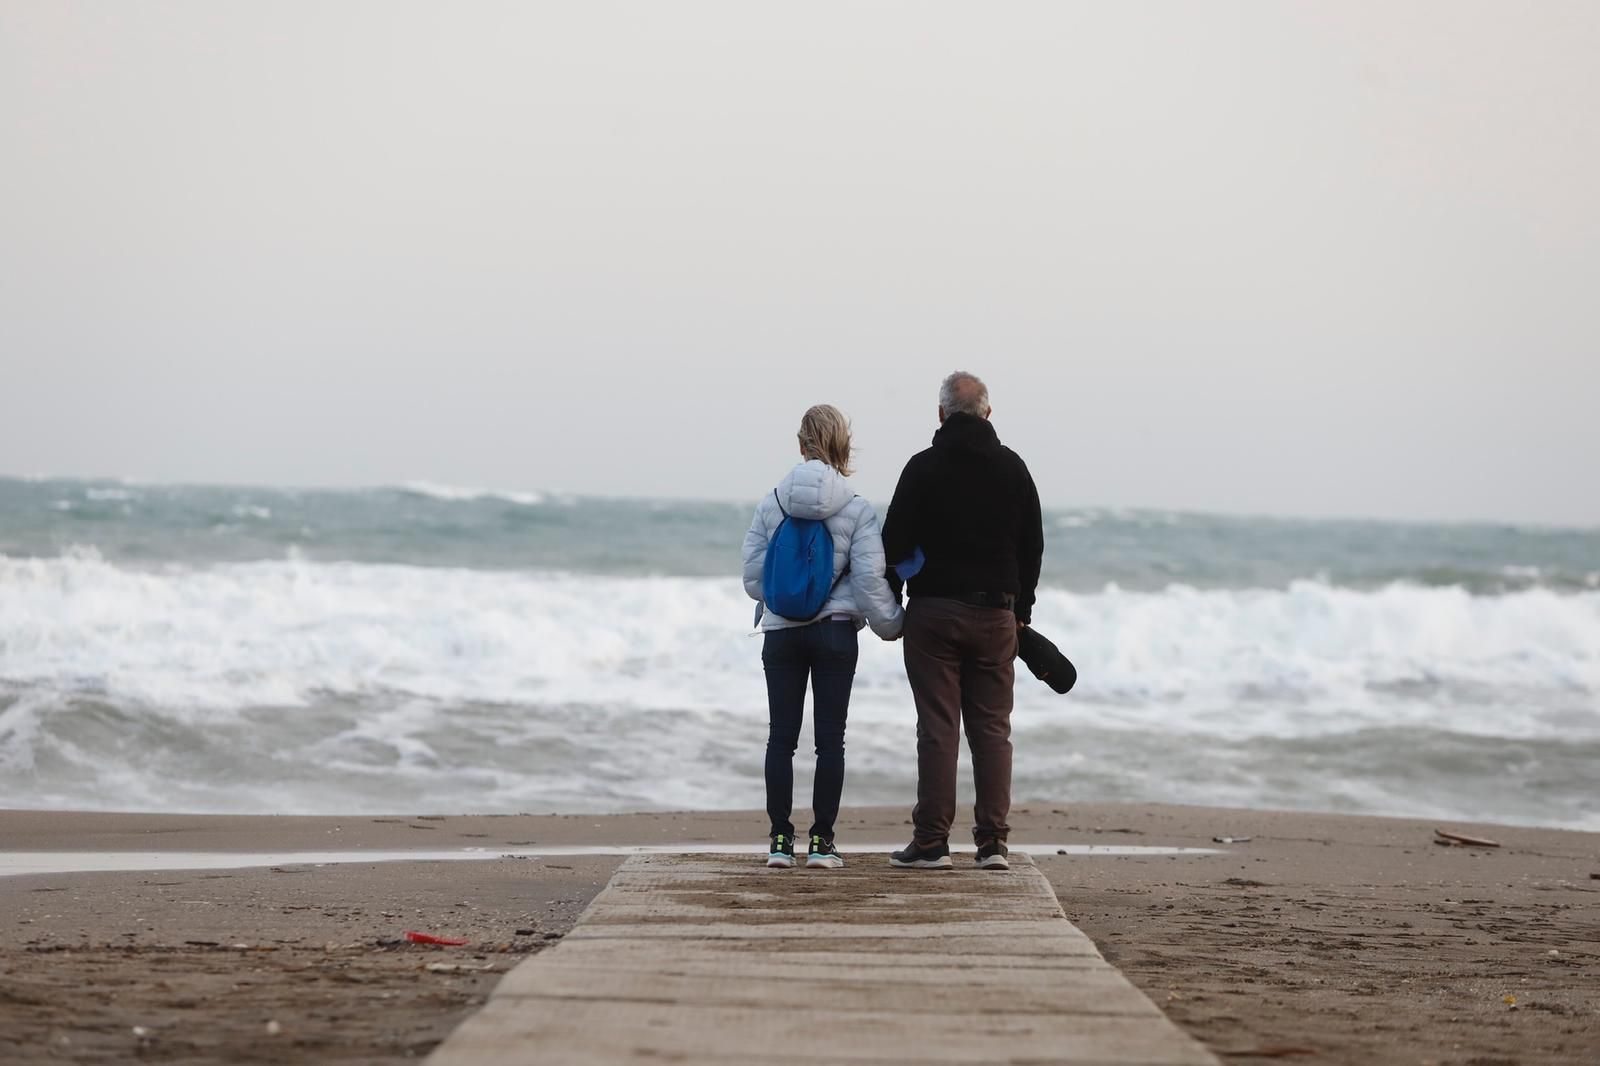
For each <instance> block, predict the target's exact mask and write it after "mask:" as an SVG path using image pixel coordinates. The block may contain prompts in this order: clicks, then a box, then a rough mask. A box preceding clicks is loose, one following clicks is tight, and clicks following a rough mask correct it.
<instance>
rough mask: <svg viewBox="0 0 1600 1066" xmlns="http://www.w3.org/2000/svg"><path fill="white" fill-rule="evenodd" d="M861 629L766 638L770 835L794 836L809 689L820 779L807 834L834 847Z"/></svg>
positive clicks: (783, 632)
mask: <svg viewBox="0 0 1600 1066" xmlns="http://www.w3.org/2000/svg"><path fill="white" fill-rule="evenodd" d="M857 654H858V648H857V646H856V624H855V623H854V622H835V621H822V622H813V623H811V624H810V625H808V626H796V627H795V628H793V629H774V630H771V631H769V632H768V633H767V635H766V641H765V643H764V644H763V645H762V648H761V665H762V666H763V667H764V668H765V670H766V674H767V716H768V723H769V726H768V730H767V767H766V771H767V818H768V820H769V821H770V822H771V823H772V828H771V830H770V832H771V833H772V834H774V835H775V834H778V833H783V834H784V835H785V836H791V837H792V836H793V835H794V823H793V822H791V821H790V820H789V815H790V812H791V811H792V810H793V807H794V751H795V748H796V747H798V746H799V744H800V723H801V721H802V720H803V719H804V717H805V705H806V682H807V680H809V681H810V682H811V702H812V716H813V721H812V729H813V731H814V732H815V734H816V741H817V775H816V778H815V779H814V780H813V781H812V784H811V810H812V815H813V817H814V818H815V821H813V822H812V823H811V830H810V832H811V833H813V834H815V835H818V836H820V837H822V838H823V839H824V840H832V839H833V823H834V820H835V819H837V818H838V817H839V796H840V794H841V793H842V792H843V791H844V722H845V717H846V715H847V714H848V713H849V710H850V685H851V682H853V681H854V680H855V676H856V656H857Z"/></svg>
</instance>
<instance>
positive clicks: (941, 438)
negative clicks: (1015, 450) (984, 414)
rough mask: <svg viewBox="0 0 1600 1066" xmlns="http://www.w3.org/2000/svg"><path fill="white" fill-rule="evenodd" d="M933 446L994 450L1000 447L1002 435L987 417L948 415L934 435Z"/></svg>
mask: <svg viewBox="0 0 1600 1066" xmlns="http://www.w3.org/2000/svg"><path fill="white" fill-rule="evenodd" d="M933 446H934V447H935V448H939V449H941V450H942V449H946V448H949V449H953V450H955V451H964V452H993V451H998V450H999V449H1000V435H999V434H998V433H996V432H995V431H994V425H993V424H992V423H991V422H990V421H989V420H988V419H987V418H979V417H978V416H977V415H967V414H953V415H947V416H946V417H945V420H944V425H942V426H940V427H939V431H938V432H937V433H935V434H934V435H933Z"/></svg>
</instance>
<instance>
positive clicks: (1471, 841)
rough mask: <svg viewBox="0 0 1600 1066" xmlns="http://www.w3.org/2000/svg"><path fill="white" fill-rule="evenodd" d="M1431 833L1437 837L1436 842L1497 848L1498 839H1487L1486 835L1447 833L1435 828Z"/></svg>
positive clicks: (1498, 844) (1470, 846)
mask: <svg viewBox="0 0 1600 1066" xmlns="http://www.w3.org/2000/svg"><path fill="white" fill-rule="evenodd" d="M1433 835H1434V836H1436V837H1438V838H1439V839H1438V840H1436V841H1434V843H1436V844H1449V845H1461V846H1465V847H1469V848H1498V847H1499V846H1500V842H1499V841H1498V840H1489V839H1488V838H1486V837H1469V836H1465V835H1463V834H1461V833H1447V832H1445V831H1444V830H1443V829H1435V830H1434V831H1433Z"/></svg>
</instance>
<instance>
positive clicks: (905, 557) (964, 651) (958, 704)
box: [883, 371, 1044, 870]
mask: <svg viewBox="0 0 1600 1066" xmlns="http://www.w3.org/2000/svg"><path fill="white" fill-rule="evenodd" d="M991 413H992V411H991V408H990V406H989V390H988V388H987V387H985V386H984V384H983V382H982V381H980V380H979V379H978V378H977V377H975V376H974V375H972V374H969V373H966V372H965V371H957V372H956V373H954V374H951V375H950V376H949V377H947V378H945V379H944V383H943V384H942V385H941V386H940V387H939V423H940V425H939V431H938V432H937V433H935V434H934V437H933V447H931V448H928V449H927V450H926V451H922V452H918V453H917V454H916V455H913V456H912V457H911V459H910V461H908V462H907V463H906V466H905V470H904V471H903V472H902V473H901V474H900V483H899V485H897V486H896V487H895V490H894V498H893V499H892V500H891V501H890V503H889V513H888V516H887V517H886V518H885V520H884V523H883V545H884V550H885V553H886V555H887V557H888V559H889V560H890V562H891V564H893V566H892V570H891V573H890V574H889V582H890V584H891V586H893V588H894V591H895V593H896V595H898V594H899V592H900V584H901V582H902V581H903V580H905V579H909V580H910V591H911V602H910V605H909V606H908V607H907V609H906V622H905V631H904V640H905V645H904V647H905V661H906V678H907V679H908V680H909V681H910V682H911V694H912V698H913V699H914V700H915V701H916V705H917V805H916V807H915V808H913V810H912V812H911V821H912V825H913V826H914V833H913V836H912V841H911V844H910V845H909V846H908V847H906V848H905V849H903V850H901V851H897V852H895V853H894V855H893V856H891V858H890V860H889V861H890V862H891V863H892V864H893V865H895V866H902V867H910V868H913V869H948V868H949V867H950V865H951V863H950V827H951V824H952V823H953V822H954V821H955V814H956V759H957V757H958V755H959V754H960V749H961V730H962V726H963V725H965V727H966V733H967V745H968V747H970V748H971V749H972V776H973V780H974V783H975V784H976V786H977V803H976V804H975V805H974V809H973V821H974V823H975V824H974V826H973V830H972V835H973V840H974V842H975V843H976V844H977V846H978V865H979V866H981V867H985V868H989V869H1001V870H1003V869H1006V868H1007V867H1008V863H1007V861H1006V836H1007V834H1009V833H1010V831H1011V829H1010V826H1008V825H1007V824H1006V817H1007V815H1008V814H1009V813H1010V810H1011V703H1012V682H1013V680H1014V678H1015V671H1014V660H1015V658H1016V654H1017V631H1018V629H1019V628H1020V627H1022V626H1026V625H1027V624H1028V623H1029V621H1030V620H1031V619H1032V616H1033V600H1034V590H1035V588H1036V587H1037V586H1038V584H1039V565H1040V562H1041V560H1042V558H1043V556H1044V523H1043V520H1042V518H1041V516H1040V512H1039V492H1038V490H1037V489H1036V488H1035V487H1034V484H1033V477H1032V475H1031V474H1029V473H1028V467H1027V465H1026V464H1025V463H1023V461H1022V459H1021V457H1020V456H1018V455H1017V453H1016V452H1013V451H1012V450H1011V449H1010V448H1007V447H1006V446H1005V445H1003V444H1001V443H1000V438H999V437H998V436H997V435H996V434H995V431H994V427H993V426H992V425H990V423H989V415H990V414H991Z"/></svg>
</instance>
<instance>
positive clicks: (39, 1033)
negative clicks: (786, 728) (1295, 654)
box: [0, 804, 1600, 1066]
mask: <svg viewBox="0 0 1600 1066" xmlns="http://www.w3.org/2000/svg"><path fill="white" fill-rule="evenodd" d="M906 813H907V812H906V811H905V810H903V809H899V808H893V809H890V808H872V809H856V810H846V811H845V812H844V814H843V816H842V817H841V819H840V822H839V826H838V832H839V838H840V841H841V844H844V845H846V846H848V845H849V844H850V843H851V842H852V841H857V842H872V841H885V840H899V838H900V837H902V836H904V835H905V834H907V833H908V832H909V827H908V825H907V824H906ZM963 813H964V814H965V813H966V812H963ZM1013 814H1014V817H1013V832H1012V845H1013V847H1014V848H1015V849H1016V850H1019V851H1030V848H1029V844H1030V841H1033V842H1036V843H1035V849H1036V850H1032V851H1030V854H1033V856H1034V860H1035V862H1036V864H1037V865H1038V866H1039V868H1040V869H1041V871H1042V872H1044V874H1045V875H1046V877H1048V878H1049V880H1050V882H1051V884H1052V886H1053V887H1054V889H1055V891H1056V894H1057V897H1058V898H1059V899H1060V901H1061V904H1062V906H1063V908H1064V910H1065V911H1066V913H1067V916H1068V917H1069V918H1070V919H1071V920H1072V921H1073V922H1074V923H1075V924H1077V925H1078V926H1079V927H1080V928H1081V929H1083V931H1084V932H1085V933H1087V934H1088V935H1089V936H1090V937H1091V938H1092V939H1093V940H1094V941H1095V943H1096V944H1097V945H1098V946H1099V948H1100V950H1101V952H1102V953H1103V954H1104V955H1105V956H1106V958H1107V959H1108V960H1109V961H1110V962H1112V963H1113V965H1116V966H1118V967H1119V968H1121V969H1122V970H1123V972H1124V973H1125V974H1126V975H1127V976H1128V977H1129V979H1130V980H1132V981H1133V982H1134V983H1135V984H1136V985H1138V986H1139V987H1140V988H1142V989H1143V990H1144V991H1145V992H1146V993H1147V994H1148V995H1149V996H1150V997H1151V998H1152V999H1154V1000H1155V1001H1156V1003H1157V1004H1158V1005H1159V1006H1161V1007H1162V1009H1163V1010H1165V1011H1166V1012H1167V1013H1168V1014H1169V1016H1171V1017H1172V1018H1173V1020H1174V1021H1176V1022H1177V1023H1178V1024H1179V1025H1180V1026H1182V1027H1183V1028H1184V1029H1185V1030H1187V1031H1188V1032H1190V1033H1191V1034H1192V1035H1194V1036H1195V1037H1197V1038H1198V1039H1200V1040H1201V1041H1202V1042H1203V1043H1205V1044H1206V1045H1207V1046H1208V1047H1210V1048H1211V1049H1212V1050H1213V1051H1215V1052H1217V1053H1218V1054H1220V1055H1222V1056H1224V1058H1225V1060H1226V1059H1228V1057H1229V1056H1239V1055H1251V1054H1255V1055H1259V1054H1263V1053H1265V1052H1271V1051H1274V1049H1276V1052H1277V1053H1281V1052H1283V1050H1284V1049H1292V1048H1305V1049H1311V1050H1314V1051H1315V1052H1316V1053H1317V1057H1316V1058H1315V1060H1314V1061H1317V1062H1321V1063H1349V1064H1351V1066H1356V1064H1358V1063H1359V1064H1366V1063H1396V1064H1399V1063H1412V1064H1416V1063H1421V1062H1433V1063H1436V1064H1438V1066H1446V1064H1453V1066H1468V1064H1469V1063H1478V1064H1483V1063H1488V1062H1495V1063H1517V1064H1519V1066H1523V1064H1560V1063H1580V1062H1582V1063H1587V1062H1590V1061H1592V1054H1593V1051H1594V1049H1595V1048H1600V833H1586V832H1583V831H1578V830H1567V829H1533V828H1529V827H1523V826H1504V825H1488V824H1484V823H1442V822H1437V821H1435V820H1431V819H1414V818H1380V817H1371V816H1362V815H1337V814H1305V813H1298V812H1282V811H1258V810H1239V809H1230V808H1201V807H1170V806H1159V805H1127V804H1084V805H1074V806H1073V807H1071V808H1067V807H1064V806H1060V805H1057V806H1045V805H1040V804H1028V805H1024V806H1021V807H1019V808H1017V809H1016V810H1015V811H1014V812H1013ZM958 824H959V823H958ZM1435 828H1444V829H1448V830H1451V831H1454V832H1458V833H1462V834H1466V835H1470V836H1486V837H1490V838H1492V839H1494V840H1497V841H1498V842H1499V843H1500V844H1501V847H1499V848H1495V849H1480V848H1466V847H1441V846H1438V845H1437V844H1435V843H1434V836H1433V833H1434V829H1435ZM764 829H765V819H764V817H763V816H762V815H760V814H759V813H757V812H748V811H746V812H740V811H718V812H663V813H642V814H630V815H589V814H576V815H445V816H439V815H419V816H412V817H393V816H352V817H334V816H272V815H262V816H257V815H172V814H127V813H95V812H81V811H80V812H50V811H0V850H4V851H8V852H14V853H15V852H24V851H26V852H55V853H68V852H102V853H111V852H144V853H150V852H155V853H174V852H180V851H181V852H186V853H187V852H193V853H202V854H209V855H213V856H216V857H217V859H218V860H219V861H222V862H226V861H227V858H228V857H229V856H230V855H235V854H237V853H240V852H250V853H281V852H297V853H301V854H304V855H308V856H320V855H323V854H333V853H339V854H341V857H343V858H347V859H349V860H350V861H345V862H341V863H338V864H331V863H329V864H324V863H321V862H312V861H307V862H305V863H294V864H287V865H275V866H256V867H237V866H219V867H215V868H208V869H202V870H196V869H184V868H182V867H171V868H165V869H163V870H160V871H157V870H129V871H101V872H79V873H60V872H56V873H42V874H21V873H19V874H15V875H12V876H5V877H0V919H3V928H5V929H6V930H7V931H8V932H9V933H10V936H9V937H8V938H7V939H6V940H4V941H0V1057H5V1058H6V1059H7V1060H8V1061H46V1060H48V1061H56V1062H59V1061H62V1060H63V1059H65V1060H67V1061H74V1060H76V1061H93V1060H96V1059H101V1060H103V1059H104V1058H106V1057H132V1056H135V1055H138V1056H140V1057H143V1058H154V1059H158V1060H160V1059H165V1060H167V1061H190V1062H196V1061H215V1062H224V1061H238V1060H241V1059H246V1060H248V1059H256V1060H261V1059H263V1058H268V1059H270V1058H278V1059H282V1058H285V1057H290V1058H292V1057H300V1058H307V1059H317V1060H321V1059H328V1058H336V1059H339V1060H340V1061H347V1062H371V1063H379V1062H395V1061H398V1060H400V1059H402V1058H408V1057H415V1056H417V1055H420V1054H426V1052H427V1051H428V1050H429V1049H431V1048H432V1047H433V1046H435V1045H436V1044H437V1043H438V1042H439V1041H440V1040H442V1039H443V1037H444V1036H445V1035H448V1033H449V1032H450V1031H451V1030H452V1029H453V1028H454V1027H455V1026H456V1025H457V1024H459V1023H460V1021H461V1020H463V1019H464V1018H465V1017H467V1016H468V1015H470V1014H471V1012H472V1011H473V1010H475V1009H476V1007H477V1006H478V1005H479V1004H481V1003H482V1001H483V999H484V997H486V996H487V995H488V993H489V991H490V990H491V989H492V988H493V986H494V983H495V982H496V981H497V980H498V979H499V976H500V975H501V974H502V973H504V972H505V971H506V970H507V969H509V968H510V966H511V965H514V963H515V962H516V961H517V960H518V959H519V958H520V957H522V956H524V955H527V954H530V953H533V952H536V951H538V950H540V949H541V948H542V947H544V946H546V945H547V944H549V943H553V942H554V941H556V940H558V939H559V938H560V937H561V936H562V935H564V933H565V932H566V931H567V930H568V929H570V928H571V926H572V924H573V923H574V922H575V921H576V920H577V917H578V915H579V913H581V911H582V909H583V907H584V906H586V905H587V903H588V901H589V900H590V899H592V898H593V896H594V895H595V894H596V893H597V892H598V891H599V890H600V888H601V887H603V886H604V884H605V882H606V881H607V879H608V878H609V877H610V874H611V872H612V870H614V869H615V867H616V866H617V865H618V863H620V861H621V858H620V856H619V855H592V854H591V855H584V854H563V855H553V854H548V855H540V856H538V857H531V858H530V857H522V858H502V857H499V855H498V854H496V855H494V856H490V857H484V858H481V859H479V860H477V861H470V862H463V861H456V860H454V859H451V860H439V859H437V858H433V859H424V858H420V857H419V858H412V857H401V858H396V859H391V860H390V861H385V862H377V861H371V860H369V859H367V858H366V857H365V856H363V855H362V854H361V853H362V852H372V853H373V855H372V859H376V858H378V853H379V852H382V853H385V857H386V858H387V857H388V854H389V853H394V852H403V853H417V852H424V851H427V852H434V853H437V852H439V851H443V850H449V849H464V848H483V849H486V850H490V851H497V850H498V849H502V848H503V849H508V850H510V851H515V850H516V849H517V848H541V849H559V848H568V849H581V848H585V847H587V848H600V847H613V848H622V847H625V846H629V845H651V844H654V845H658V846H659V845H667V844H679V843H692V844H694V845H696V846H697V847H715V848H719V849H722V850H726V851H729V852H734V853H740V852H745V851H749V852H750V854H751V859H752V862H756V861H758V860H757V855H758V854H759V852H760V851H761V849H762V846H763V845H764V840H765V838H764V832H763V831H764ZM962 831H963V830H960V829H958V831H957V832H958V833H960V832H962ZM1213 837H1233V838H1235V840H1236V841H1237V842H1235V843H1228V844H1219V843H1217V842H1215V841H1214V840H1213V839H1212V838H1213ZM1242 838H1249V839H1248V840H1247V841H1245V840H1243V839H1242ZM1044 841H1049V842H1052V843H1061V844H1063V845H1069V844H1070V845H1100V846H1106V845H1111V846H1116V845H1132V846H1150V847H1190V848H1205V849H1216V850H1215V852H1214V853H1211V854H1203V853H1194V854H1176V855H1157V854H1131V855H1114V854H1098V855H1089V856H1085V855H1056V854H1044V853H1042V852H1043V851H1045V850H1048V849H1043V848H1038V846H1037V842H1044ZM956 842H957V843H960V842H962V841H961V840H960V838H959V836H957V837H956ZM846 856H847V861H850V862H851V863H852V864H855V863H871V862H873V861H875V860H874V857H873V856H872V855H870V854H863V853H859V852H851V851H846ZM957 861H958V862H960V861H962V858H961V857H960V856H959V855H958V857H957ZM785 875H786V876H793V877H799V878H805V877H809V876H826V872H823V871H794V872H787V873H786V874H785ZM1591 875H1596V876H1597V879H1593V880H1591ZM885 876H886V877H893V876H907V874H905V873H895V872H891V871H889V870H888V869H887V866H886V865H885ZM909 876H919V875H918V874H915V873H913V874H910V875H909ZM920 876H927V875H920ZM933 876H937V875H933ZM786 883H794V882H784V881H775V882H774V884H775V886H781V885H783V884H786ZM410 930H416V931H420V932H426V933H432V934H436V935H443V936H454V937H460V938H463V939H467V940H469V941H470V944H469V945H468V946H465V947H458V948H445V947H431V946H424V945H419V944H412V943H408V942H406V941H405V940H404V938H403V935H404V933H405V932H406V931H410ZM796 936H797V937H803V929H797V930H796ZM1508 996H1509V997H1513V998H1514V999H1515V1004H1512V1003H1508V1002H1507V1001H1506V997H1508ZM1513 1007H1514V1009H1513Z"/></svg>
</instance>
